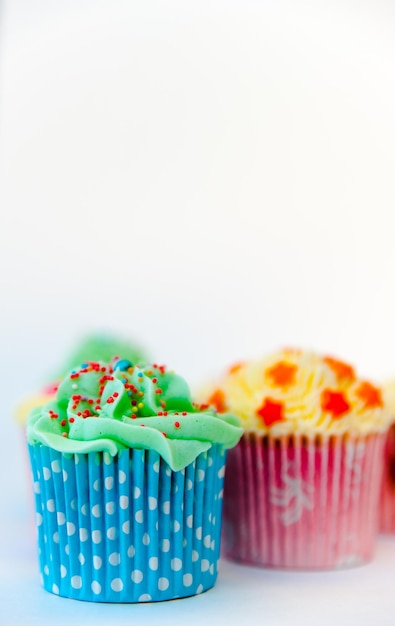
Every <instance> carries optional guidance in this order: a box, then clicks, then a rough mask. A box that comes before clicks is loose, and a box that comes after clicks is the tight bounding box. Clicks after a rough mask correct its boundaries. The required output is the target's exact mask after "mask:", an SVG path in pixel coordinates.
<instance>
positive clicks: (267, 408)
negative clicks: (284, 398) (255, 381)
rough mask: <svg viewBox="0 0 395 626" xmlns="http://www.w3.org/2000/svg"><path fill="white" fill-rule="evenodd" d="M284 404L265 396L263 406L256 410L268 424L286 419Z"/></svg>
mask: <svg viewBox="0 0 395 626" xmlns="http://www.w3.org/2000/svg"><path fill="white" fill-rule="evenodd" d="M283 411H284V405H283V403H282V402H276V401H275V400H271V399H270V398H264V400H263V403H262V406H261V407H260V408H259V409H257V410H256V414H257V415H258V416H259V417H261V418H262V419H263V422H264V424H265V425H266V426H271V425H272V424H275V423H276V422H282V421H284V419H285V418H284V414H283Z"/></svg>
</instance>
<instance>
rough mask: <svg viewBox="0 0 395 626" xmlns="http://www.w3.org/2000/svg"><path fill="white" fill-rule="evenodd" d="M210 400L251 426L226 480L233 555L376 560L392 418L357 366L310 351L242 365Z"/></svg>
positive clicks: (327, 561)
mask: <svg viewBox="0 0 395 626" xmlns="http://www.w3.org/2000/svg"><path fill="white" fill-rule="evenodd" d="M206 401H207V403H208V404H211V405H215V406H216V407H217V410H218V411H219V412H222V411H231V412H232V413H233V414H235V415H237V416H238V417H239V418H240V419H241V421H242V425H243V427H244V429H245V434H244V436H243V438H242V440H241V442H240V444H239V445H238V446H237V447H236V448H235V449H234V450H233V451H231V452H230V454H229V462H228V466H227V467H228V469H227V477H226V481H225V499H224V526H225V527H224V544H225V554H226V556H228V557H230V558H233V559H236V560H239V561H243V562H249V563H255V564H259V565H265V566H274V567H285V568H317V569H322V568H332V567H339V566H344V565H349V564H354V563H361V562H364V561H367V560H369V559H370V558H371V557H372V554H373V549H374V542H375V536H376V528H377V522H378V520H377V511H378V506H377V505H378V498H379V487H380V481H381V468H382V451H383V445H384V439H385V433H386V431H387V429H388V426H389V421H390V418H389V414H388V412H387V411H386V410H385V407H384V403H383V399H382V393H381V390H380V389H379V388H378V387H376V386H374V385H373V384H372V383H370V382H368V381H364V380H361V379H359V378H358V377H357V376H356V373H355V370H354V368H353V367H352V366H350V365H348V364H347V363H344V362H343V361H340V360H338V359H335V358H333V357H329V356H328V357H326V356H320V355H318V354H315V353H313V352H308V351H303V350H282V351H279V352H277V353H275V354H272V355H270V356H268V357H266V358H264V359H262V360H259V361H254V362H246V363H238V364H236V365H235V366H233V367H231V368H230V369H229V371H228V372H227V373H226V374H225V376H223V377H222V379H221V380H220V381H219V383H218V384H217V385H216V386H215V387H213V388H212V390H211V392H210V394H208V396H207V398H206Z"/></svg>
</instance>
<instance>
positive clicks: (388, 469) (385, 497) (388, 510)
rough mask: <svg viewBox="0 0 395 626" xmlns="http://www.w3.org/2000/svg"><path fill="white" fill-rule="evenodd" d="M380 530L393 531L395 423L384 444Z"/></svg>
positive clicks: (394, 517) (394, 530)
mask: <svg viewBox="0 0 395 626" xmlns="http://www.w3.org/2000/svg"><path fill="white" fill-rule="evenodd" d="M380 531H381V532H383V533H395V424H394V425H392V426H391V428H390V429H389V431H388V434H387V438H386V441H385V446H384V474H383V482H382V486H381V495H380Z"/></svg>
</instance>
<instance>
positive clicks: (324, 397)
mask: <svg viewBox="0 0 395 626" xmlns="http://www.w3.org/2000/svg"><path fill="white" fill-rule="evenodd" d="M321 407H322V409H323V410H324V411H328V413H332V417H333V418H337V417H340V416H341V415H344V413H347V411H349V410H350V405H349V403H348V402H347V400H346V398H345V397H344V394H343V393H342V392H341V391H332V390H331V389H324V391H323V392H322V394H321Z"/></svg>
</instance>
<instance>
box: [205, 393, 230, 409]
mask: <svg viewBox="0 0 395 626" xmlns="http://www.w3.org/2000/svg"><path fill="white" fill-rule="evenodd" d="M207 402H208V404H211V405H213V406H215V408H216V409H217V411H218V413H224V412H225V411H226V403H225V394H224V392H223V391H222V390H221V389H216V390H215V391H214V392H213V393H212V394H211V396H210V397H209V399H208V400H207Z"/></svg>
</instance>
